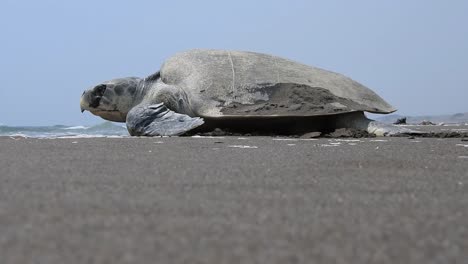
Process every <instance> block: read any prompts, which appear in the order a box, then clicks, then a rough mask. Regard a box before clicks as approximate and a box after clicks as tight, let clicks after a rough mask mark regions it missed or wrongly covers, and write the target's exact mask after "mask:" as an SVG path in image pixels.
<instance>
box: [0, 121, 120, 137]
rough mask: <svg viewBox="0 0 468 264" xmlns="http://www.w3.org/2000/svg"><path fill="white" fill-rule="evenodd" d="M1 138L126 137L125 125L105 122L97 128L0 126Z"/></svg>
mask: <svg viewBox="0 0 468 264" xmlns="http://www.w3.org/2000/svg"><path fill="white" fill-rule="evenodd" d="M0 136H20V137H32V138H69V137H116V136H118V137H125V136H128V131H127V128H126V127H125V125H124V124H123V125H121V124H116V123H112V122H105V123H101V124H98V125H95V126H90V127H87V126H64V125H55V126H6V125H0Z"/></svg>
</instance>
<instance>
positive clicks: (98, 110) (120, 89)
mask: <svg viewBox="0 0 468 264" xmlns="http://www.w3.org/2000/svg"><path fill="white" fill-rule="evenodd" d="M140 82H141V79H139V78H135V77H129V78H120V79H114V80H110V81H106V82H103V83H101V84H98V85H96V86H94V87H93V88H91V89H89V90H86V91H84V92H83V94H82V95H81V100H80V107H81V112H84V111H85V110H88V111H89V112H91V113H92V114H94V115H97V116H100V117H102V118H103V119H106V120H109V121H114V122H125V120H126V118H127V113H128V112H129V111H130V109H131V108H132V107H133V106H134V105H135V104H137V102H136V98H137V91H138V88H139V85H140Z"/></svg>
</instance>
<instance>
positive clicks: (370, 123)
mask: <svg viewBox="0 0 468 264" xmlns="http://www.w3.org/2000/svg"><path fill="white" fill-rule="evenodd" d="M335 125H336V127H337V128H355V129H360V130H364V131H367V132H368V133H370V134H374V135H376V136H417V135H423V134H426V132H421V131H417V130H412V129H409V128H406V127H401V126H396V125H392V124H385V123H382V122H379V121H375V120H372V119H368V118H367V117H366V116H365V115H364V112H362V111H359V112H352V113H347V114H342V115H337V118H336V120H335Z"/></svg>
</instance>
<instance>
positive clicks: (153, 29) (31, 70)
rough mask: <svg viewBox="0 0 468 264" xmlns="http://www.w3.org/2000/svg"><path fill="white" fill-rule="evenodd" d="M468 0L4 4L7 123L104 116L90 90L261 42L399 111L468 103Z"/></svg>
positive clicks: (0, 91)
mask: <svg viewBox="0 0 468 264" xmlns="http://www.w3.org/2000/svg"><path fill="white" fill-rule="evenodd" d="M467 14H468V1H462V0H460V1H457V0H451V1H435V0H434V1H431V0H426V1H423V0H411V1H408V0H391V1H390V0H387V1H375V0H367V1H360V0H354V1H349V0H341V1H339V0H323V1H313V0H303V1H293V0H289V1H273V0H269V1H253V0H236V1H220V0H218V1H203V0H198V1H177V0H167V1H118V0H108V1H98V0H92V1H91V0H80V1H64V0H41V1H35V0H29V1H24V0H2V1H1V2H0V25H1V32H0V33H1V41H0V72H1V74H0V83H1V87H0V98H1V99H2V100H1V102H0V113H1V115H0V123H4V124H8V125H52V124H69V125H75V124H95V123H100V122H102V119H100V118H98V117H94V116H92V115H90V114H89V113H85V114H81V113H80V111H79V98H80V96H81V93H82V92H83V90H84V89H86V88H89V87H90V86H93V85H95V84H97V83H99V82H101V81H104V80H107V79H112V78H116V77H125V76H141V77H144V76H146V75H149V74H151V73H153V72H155V71H157V70H158V69H159V67H160V65H161V63H162V62H163V60H164V59H165V58H167V57H169V56H171V55H172V54H174V53H175V52H178V51H182V50H186V49H191V48H218V49H237V50H251V51H258V52H265V53H271V54H275V55H279V56H283V57H287V58H291V59H294V60H297V61H300V62H303V63H306V64H309V65H314V66H318V67H322V68H325V69H329V70H333V71H336V72H340V73H343V74H345V75H347V76H349V77H351V78H353V79H355V80H357V81H359V82H361V83H363V84H365V85H367V86H368V87H370V88H371V89H373V90H374V91H376V92H377V93H379V94H380V95H381V96H382V97H384V98H385V99H386V100H387V101H388V102H390V103H391V104H393V105H394V106H395V107H397V108H398V109H399V112H398V113H399V114H411V115H421V114H450V113H456V112H468V104H467V99H468V26H467V25H468V15H467Z"/></svg>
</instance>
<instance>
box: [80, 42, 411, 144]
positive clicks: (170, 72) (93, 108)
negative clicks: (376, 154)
mask: <svg viewBox="0 0 468 264" xmlns="http://www.w3.org/2000/svg"><path fill="white" fill-rule="evenodd" d="M80 106H81V111H82V112H83V111H84V110H88V111H90V112H91V113H93V114H94V115H97V116H100V117H102V118H104V119H106V120H110V121H115V122H126V123H127V128H128V131H129V133H130V135H132V136H159V135H162V136H165V135H167V136H172V135H181V134H184V133H186V132H188V131H190V130H193V129H195V128H197V127H199V128H197V129H203V128H214V127H231V128H237V129H240V130H249V129H250V130H255V129H259V130H272V131H274V130H278V131H282V132H287V133H297V132H307V130H311V129H316V130H326V129H335V128H356V129H362V130H367V131H368V132H369V133H373V134H376V135H379V136H384V135H393V134H399V133H413V132H415V131H411V130H408V129H405V128H401V127H397V126H392V125H387V124H383V123H379V122H376V121H373V120H370V119H367V118H366V117H365V115H364V111H366V112H371V113H381V114H387V113H392V112H394V111H396V109H395V108H393V107H392V106H391V105H390V104H388V103H387V102H385V101H384V100H383V99H382V98H380V97H379V96H378V95H377V94H376V93H374V92H373V91H371V90H370V89H368V88H366V87H365V86H363V85H362V84H359V83H357V82H355V81H353V80H351V79H350V78H348V77H345V76H343V75H341V74H338V73H334V72H331V71H327V70H323V69H319V68H316V67H311V66H307V65H304V64H301V63H298V62H294V61H291V60H288V59H284V58H280V57H276V56H272V55H267V54H261V53H255V52H246V51H228V50H189V51H185V52H181V53H178V54H176V55H174V56H172V57H170V58H169V59H167V60H166V61H165V62H164V64H163V65H162V67H161V69H160V71H158V72H156V73H154V74H152V75H150V76H148V77H146V78H144V79H140V78H136V77H129V78H121V79H114V80H111V81H107V82H103V83H101V84H99V85H97V86H95V87H93V88H92V89H90V90H87V91H85V92H83V95H82V96H81V101H80Z"/></svg>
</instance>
